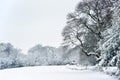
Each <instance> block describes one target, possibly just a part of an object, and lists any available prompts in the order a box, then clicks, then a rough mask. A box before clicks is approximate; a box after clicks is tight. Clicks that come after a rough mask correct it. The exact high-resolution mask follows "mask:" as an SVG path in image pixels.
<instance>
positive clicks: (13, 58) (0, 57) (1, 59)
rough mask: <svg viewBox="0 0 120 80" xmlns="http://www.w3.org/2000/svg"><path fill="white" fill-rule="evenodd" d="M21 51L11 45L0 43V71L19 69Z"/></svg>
mask: <svg viewBox="0 0 120 80" xmlns="http://www.w3.org/2000/svg"><path fill="white" fill-rule="evenodd" d="M19 53H20V50H19V49H16V48H14V47H13V46H12V45H11V44H10V43H0V69H3V68H11V67H17V66H19V64H17V61H18V60H17V58H18V55H19Z"/></svg>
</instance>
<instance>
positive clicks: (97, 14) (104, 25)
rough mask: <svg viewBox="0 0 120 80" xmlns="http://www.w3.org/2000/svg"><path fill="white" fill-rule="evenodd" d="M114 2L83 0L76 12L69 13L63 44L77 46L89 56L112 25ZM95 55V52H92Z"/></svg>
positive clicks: (96, 54)
mask: <svg viewBox="0 0 120 80" xmlns="http://www.w3.org/2000/svg"><path fill="white" fill-rule="evenodd" d="M112 8H113V2H112V1H111V0H83V1H81V2H80V3H79V4H78V6H77V7H76V10H75V12H73V13H70V14H68V16H67V25H66V26H65V28H64V29H63V32H62V35H63V37H64V39H63V46H68V47H72V48H73V47H76V46H79V48H80V50H81V51H82V52H83V53H85V54H86V55H87V56H89V55H91V54H90V53H91V52H94V53H95V54H94V55H95V56H96V57H100V54H99V53H98V52H97V53H96V50H97V48H98V45H97V43H98V42H99V41H100V40H101V39H104V36H103V34H102V33H103V32H104V31H105V30H106V29H108V28H110V27H111V26H112V13H113V10H112ZM92 55H93V54H92Z"/></svg>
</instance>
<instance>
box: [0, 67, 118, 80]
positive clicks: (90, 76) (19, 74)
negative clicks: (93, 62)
mask: <svg viewBox="0 0 120 80" xmlns="http://www.w3.org/2000/svg"><path fill="white" fill-rule="evenodd" d="M74 67H75V66H41V67H25V68H16V69H6V70H1V71H0V80H10V79H11V80H117V78H115V77H113V76H110V75H106V74H105V73H102V72H96V71H91V70H82V69H84V68H83V67H82V68H81V70H77V69H76V70H74V69H73V70H72V68H74Z"/></svg>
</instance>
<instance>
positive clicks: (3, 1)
mask: <svg viewBox="0 0 120 80" xmlns="http://www.w3.org/2000/svg"><path fill="white" fill-rule="evenodd" d="M79 1H80V0H0V42H10V43H12V44H13V45H14V46H15V47H17V48H21V49H22V50H23V52H26V51H27V50H28V49H29V48H30V47H33V46H34V45H36V44H38V43H39V44H42V45H49V46H53V47H58V46H59V45H60V44H61V42H62V36H61V32H62V29H63V28H64V26H65V22H66V15H67V13H69V12H73V11H74V9H75V7H76V4H77V3H78V2H79Z"/></svg>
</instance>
